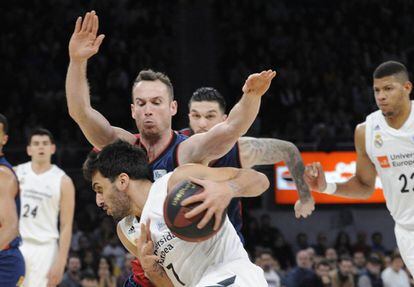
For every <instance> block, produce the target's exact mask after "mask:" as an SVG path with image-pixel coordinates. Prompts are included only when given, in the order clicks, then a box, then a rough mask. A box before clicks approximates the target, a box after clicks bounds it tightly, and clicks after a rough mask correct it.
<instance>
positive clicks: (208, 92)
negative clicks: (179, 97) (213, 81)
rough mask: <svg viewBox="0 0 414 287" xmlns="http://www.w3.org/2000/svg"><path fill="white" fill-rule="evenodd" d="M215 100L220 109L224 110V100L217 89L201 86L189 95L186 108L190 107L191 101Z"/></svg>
mask: <svg viewBox="0 0 414 287" xmlns="http://www.w3.org/2000/svg"><path fill="white" fill-rule="evenodd" d="M203 101H206V102H217V103H218V105H219V107H220V110H221V111H222V112H223V113H225V112H226V100H225V99H224V97H223V96H222V95H221V94H220V93H219V91H217V90H216V89H215V88H211V87H201V88H198V89H197V90H195V91H194V93H193V95H192V96H191V99H190V101H189V102H188V108H190V107H191V103H192V102H203Z"/></svg>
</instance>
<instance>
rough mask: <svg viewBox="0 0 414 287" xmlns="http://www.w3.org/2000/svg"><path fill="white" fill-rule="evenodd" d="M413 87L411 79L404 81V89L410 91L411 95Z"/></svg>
mask: <svg viewBox="0 0 414 287" xmlns="http://www.w3.org/2000/svg"><path fill="white" fill-rule="evenodd" d="M412 88H413V84H412V83H411V82H410V81H406V82H405V83H404V90H405V91H406V92H407V93H408V96H410V94H411V90H412Z"/></svg>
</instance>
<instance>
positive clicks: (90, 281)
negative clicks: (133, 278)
mask: <svg viewBox="0 0 414 287" xmlns="http://www.w3.org/2000/svg"><path fill="white" fill-rule="evenodd" d="M81 286H82V287H98V278H97V277H96V275H95V273H93V272H90V271H84V272H82V275H81ZM120 286H121V285H120Z"/></svg>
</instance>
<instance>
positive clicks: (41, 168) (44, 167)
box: [32, 160, 52, 174]
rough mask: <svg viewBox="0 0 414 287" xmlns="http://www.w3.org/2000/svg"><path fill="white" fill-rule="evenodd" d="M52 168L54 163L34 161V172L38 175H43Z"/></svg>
mask: <svg viewBox="0 0 414 287" xmlns="http://www.w3.org/2000/svg"><path fill="white" fill-rule="evenodd" d="M51 168H52V163H51V162H50V161H44V162H43V161H33V160H32V170H33V172H34V173H36V174H41V173H44V172H46V171H48V170H49V169H51Z"/></svg>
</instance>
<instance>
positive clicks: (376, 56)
mask: <svg viewBox="0 0 414 287" xmlns="http://www.w3.org/2000/svg"><path fill="white" fill-rule="evenodd" d="M23 2H24V3H23ZM391 3H392V5H391ZM186 4H187V1H160V0H158V1H132V0H117V1H94V0H93V1H72V0H58V1H54V0H46V1H45V0H33V1H22V0H19V1H7V2H5V3H2V4H0V5H1V7H2V9H0V15H1V18H2V26H3V31H4V32H3V33H1V35H0V59H1V62H2V67H3V71H4V74H3V76H2V77H1V78H0V84H1V86H2V93H3V96H2V106H1V107H0V108H1V111H0V112H3V113H4V114H5V115H6V116H7V117H8V118H9V121H10V125H11V129H10V130H11V131H10V143H9V145H8V146H6V148H5V150H6V153H7V154H10V158H11V159H12V161H13V162H14V163H16V164H17V163H19V162H21V161H22V159H23V158H24V144H25V138H26V135H27V133H28V131H29V130H31V129H33V127H35V126H39V125H42V126H45V127H46V128H48V129H50V130H51V131H52V133H53V134H54V135H55V137H56V140H57V145H58V154H57V156H56V158H57V161H58V164H59V165H60V166H62V167H63V168H64V169H68V168H70V169H72V170H71V172H72V176H73V178H74V179H75V183H76V187H77V191H78V193H77V209H76V215H75V226H74V231H73V239H72V246H71V254H72V255H71V257H70V258H69V263H68V266H67V268H68V269H67V273H66V274H65V279H66V280H70V279H71V278H73V279H74V280H75V281H79V282H80V281H81V275H82V276H83V277H85V278H88V276H89V277H91V278H95V277H97V278H98V279H99V281H100V282H101V283H100V284H101V285H100V286H108V287H113V286H122V285H121V283H120V282H122V281H123V280H124V279H125V278H126V276H127V275H128V274H129V269H130V265H129V264H130V263H129V261H130V259H131V257H130V255H128V254H126V252H125V250H124V249H123V248H122V247H121V246H120V243H119V241H118V240H117V237H116V234H115V232H114V231H115V227H114V222H113V221H112V219H110V218H108V217H104V218H102V215H103V213H102V212H101V211H100V210H98V208H97V207H96V206H95V204H94V200H93V193H92V192H90V191H89V189H90V188H89V186H88V184H87V183H85V182H83V181H82V180H81V176H80V173H79V168H80V166H81V164H82V161H83V159H84V158H85V155H86V153H87V151H88V150H89V149H90V147H89V145H88V144H87V142H86V140H85V139H84V137H83V135H82V133H81V131H80V129H79V128H78V127H77V125H76V124H75V123H74V122H73V121H72V119H70V117H69V115H68V113H67V107H66V101H65V94H64V93H65V86H64V84H65V74H66V67H67V64H68V55H67V43H68V40H69V36H70V34H71V32H72V29H73V24H74V20H75V19H76V17H77V16H78V15H80V14H82V13H83V12H84V11H86V10H88V9H90V8H91V7H93V8H94V9H96V10H97V11H98V12H99V15H100V17H101V19H103V21H101V27H102V30H103V31H104V33H105V34H106V35H107V39H105V44H104V45H105V46H104V48H103V49H102V51H101V52H100V53H99V56H97V57H94V58H93V59H92V64H91V65H90V67H89V68H88V77H89V80H90V82H91V83H92V84H91V91H92V95H93V97H92V103H93V105H94V107H96V108H97V109H98V110H99V111H100V112H102V113H103V114H104V115H105V116H106V117H107V118H108V119H110V120H111V123H112V124H114V125H117V126H122V127H126V128H130V129H131V130H133V129H134V124H133V121H132V120H131V118H130V112H129V103H130V94H131V86H132V82H133V80H134V78H135V76H136V74H137V72H138V71H139V69H141V68H148V67H151V68H154V69H155V70H160V71H163V72H166V73H167V74H168V75H169V76H170V77H171V78H172V80H173V82H174V80H175V78H176V73H177V68H176V66H177V65H179V63H180V59H179V58H177V57H176V55H177V53H176V46H177V41H178V40H177V35H176V31H175V30H174V27H176V22H177V21H180V19H179V17H178V16H177V14H179V12H178V10H179V9H180V7H181V6H185V5H186ZM206 5H207V6H208V9H210V10H211V12H212V13H211V14H210V15H211V16H210V18H209V21H211V22H212V23H214V24H215V25H213V27H215V28H216V30H215V33H216V34H217V37H216V41H217V43H218V46H219V47H220V49H219V53H218V54H217V55H215V56H216V57H218V61H217V63H218V65H217V66H216V67H215V73H216V74H217V75H218V76H217V78H218V79H219V81H218V83H217V86H218V88H219V89H220V90H221V91H222V94H224V95H226V96H227V97H228V102H229V103H234V102H235V101H236V100H237V99H235V98H232V97H233V96H232V95H239V90H240V86H241V83H243V81H244V79H245V78H246V76H247V75H248V74H250V73H251V72H254V71H258V70H261V69H266V68H269V67H273V68H275V69H276V70H277V71H278V76H277V77H278V78H277V80H276V81H275V82H274V84H273V85H272V87H271V89H270V92H269V95H268V96H266V97H265V98H264V99H263V105H262V112H261V114H260V117H259V119H258V121H257V123H256V126H255V130H254V132H255V135H261V136H272V137H277V138H282V139H286V140H290V141H292V142H294V143H295V144H298V145H299V146H306V147H307V148H311V149H317V150H332V149H335V148H341V147H342V148H343V147H347V148H349V146H351V147H352V136H353V129H354V127H355V126H356V124H357V123H359V122H361V121H363V120H364V118H365V116H366V115H367V114H368V113H370V112H371V111H372V110H374V109H375V102H374V98H373V94H372V87H371V85H372V83H371V82H372V79H371V74H372V71H373V70H374V68H375V67H376V66H377V65H378V64H379V63H381V62H383V61H385V60H389V59H396V60H400V61H402V62H404V63H405V64H406V65H407V67H408V69H409V70H412V69H413V68H412V67H413V66H414V65H412V64H413V63H414V56H413V55H414V54H413V51H414V37H413V36H414V35H413V33H414V32H413V30H412V28H411V27H412V26H413V24H414V23H413V21H414V18H413V17H412V12H413V11H414V2H413V1H404V0H394V1H391V0H385V1H382V2H381V5H378V3H377V1H373V0H363V1H358V0H350V1H341V2H335V1H325V0H308V1H301V0H293V1H292V0H289V1H288V0H281V1H253V0H240V1H218V0H217V1H215V0H211V1H209V3H208V4H206ZM207 6H206V7H207ZM206 9H207V8H206ZM181 13H182V12H181ZM186 13H191V11H187V12H186ZM246 19H248V21H247V20H246ZM379 19H381V20H380V21H379ZM187 45H188V46H189V47H191V43H187ZM206 49H208V47H206ZM190 72H191V71H188V73H190ZM183 81H185V78H184V79H183ZM177 85H178V86H180V83H179V82H178V83H177ZM187 97H189V95H187ZM114 107H115V108H114ZM183 109H184V112H182V115H185V107H183ZM177 128H180V127H177ZM341 143H344V144H343V145H342V146H341V145H340V144H341ZM16 147H19V148H17V149H16ZM245 226H248V228H247V227H246V228H245V230H244V232H245V236H246V242H247V249H248V251H249V253H250V255H251V256H252V258H253V259H254V260H256V262H257V264H259V265H261V266H262V267H263V268H264V269H265V271H266V274H267V276H269V277H268V278H269V280H270V281H271V280H274V283H272V284H273V285H270V286H287V287H290V286H309V287H311V286H359V287H365V286H393V285H386V280H385V279H384V280H383V281H384V282H383V283H382V284H383V285H375V284H379V283H378V282H376V283H375V284H371V285H364V284H367V283H366V281H367V280H370V281H372V280H378V281H379V280H380V278H386V277H387V274H389V273H390V272H391V271H390V269H392V270H394V273H397V274H404V273H401V272H403V271H401V272H400V271H398V270H400V269H401V268H402V266H401V265H402V264H401V263H400V260H399V257H398V255H397V253H395V251H394V250H385V249H384V248H383V246H382V245H381V240H380V238H381V234H380V233H377V234H373V235H372V240H371V242H368V239H367V237H366V236H367V235H365V234H363V233H361V234H359V235H358V236H357V238H358V241H357V242H350V239H349V236H348V234H346V233H340V234H338V237H337V240H336V241H335V242H327V240H326V236H325V235H324V234H322V233H321V234H320V235H318V237H317V238H316V239H315V241H313V240H311V239H308V238H307V236H306V233H300V234H298V236H297V242H296V243H294V244H289V243H288V242H286V241H285V239H284V237H283V234H282V233H281V232H279V231H278V230H277V229H276V228H275V227H272V226H271V224H270V222H269V220H267V219H266V218H262V220H260V222H259V221H257V220H256V221H255V220H251V222H248V223H246V224H245ZM257 234H260V236H257ZM395 270H397V271H398V272H397V271H395ZM81 271H82V272H81ZM112 276H114V278H112ZM388 276H390V275H388ZM398 276H400V277H404V275H398ZM104 278H105V279H104ZM351 278H352V279H351ZM367 278H368V279H367ZM302 279H303V280H311V281H309V282H319V281H321V282H323V285H310V284H313V283H306V284H309V285H294V284H296V283H295V282H296V281H295V280H302ZM312 280H313V281H312ZM318 280H319V281H318ZM337 280H339V281H341V280H342V281H343V282H342V281H341V282H342V283H341V282H340V283H337V282H336V281H337ZM270 281H269V282H270ZM278 282H279V283H278ZM306 282H308V281H306ZM79 284H80V283H79ZM278 284H279V285H278ZM315 284H320V283H315ZM347 284H348V285H347ZM411 284H412V282H411ZM412 285H413V284H412ZM62 286H75V285H64V284H62ZM401 286H404V285H401Z"/></svg>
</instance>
